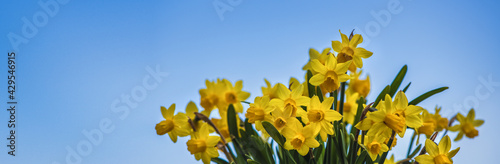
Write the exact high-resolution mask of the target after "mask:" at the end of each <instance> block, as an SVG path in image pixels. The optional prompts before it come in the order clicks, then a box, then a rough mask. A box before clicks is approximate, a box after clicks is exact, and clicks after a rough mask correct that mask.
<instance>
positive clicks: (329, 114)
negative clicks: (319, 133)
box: [325, 110, 342, 121]
mask: <svg viewBox="0 0 500 164" xmlns="http://www.w3.org/2000/svg"><path fill="white" fill-rule="evenodd" d="M340 119H342V115H341V114H340V113H339V112H337V111H334V110H328V111H325V120H327V121H338V120H340Z"/></svg>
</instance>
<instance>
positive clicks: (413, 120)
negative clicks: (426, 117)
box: [406, 115, 423, 128]
mask: <svg viewBox="0 0 500 164" xmlns="http://www.w3.org/2000/svg"><path fill="white" fill-rule="evenodd" d="M406 125H408V126H409V127H412V128H419V127H421V126H422V125H423V122H422V119H420V117H419V116H418V115H409V116H406Z"/></svg>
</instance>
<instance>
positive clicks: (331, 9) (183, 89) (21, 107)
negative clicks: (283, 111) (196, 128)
mask: <svg viewBox="0 0 500 164" xmlns="http://www.w3.org/2000/svg"><path fill="white" fill-rule="evenodd" d="M220 1H221V2H223V3H225V4H228V5H229V3H228V2H227V1H224V0H220ZM38 2H47V1H46V0H41V1H26V0H24V1H8V2H4V5H1V6H0V22H1V26H0V35H1V37H0V38H1V39H0V51H2V52H3V53H4V56H3V57H0V58H2V59H1V60H0V61H1V63H6V61H7V59H6V58H7V56H6V52H9V51H12V50H14V49H15V48H13V47H12V45H11V42H10V41H9V39H8V34H9V33H11V32H12V33H15V34H17V35H20V36H22V30H23V24H24V23H23V21H22V18H23V17H26V18H27V19H28V20H30V21H31V22H32V21H33V16H36V15H37V13H39V12H43V13H46V12H44V10H43V8H42V7H41V6H40V5H39V4H38ZM51 2H52V1H51ZM213 2H214V1H213V0H210V1H196V2H187V1H186V2H184V1H183V2H180V1H176V2H173V1H152V2H150V3H135V2H132V1H120V2H110V1H107V2H102V1H69V2H68V3H67V4H64V5H63V4H58V5H59V10H58V12H57V13H56V14H55V15H54V16H53V17H50V16H48V17H47V18H48V22H47V23H46V24H42V26H41V27H37V29H38V32H37V33H36V35H34V36H33V37H31V38H27V40H28V43H25V44H20V45H19V46H18V48H17V51H16V52H17V54H18V58H17V59H16V60H17V72H16V74H17V77H18V78H17V79H16V80H17V85H18V88H17V89H18V90H17V92H16V95H17V98H18V102H19V104H18V110H17V113H16V121H17V125H16V126H17V129H16V130H17V131H16V134H17V136H16V137H17V140H16V141H17V144H16V157H10V156H8V155H7V151H8V148H7V147H5V145H6V144H7V143H6V142H7V140H6V139H1V140H0V144H1V148H0V159H1V161H2V163H14V164H17V163H47V164H56V163H61V164H63V163H66V157H67V155H68V150H67V149H66V147H70V148H71V149H76V147H77V144H79V143H80V142H82V141H87V139H86V138H85V136H84V135H83V134H82V131H83V130H91V129H96V128H99V122H100V121H101V120H110V121H111V124H112V126H113V127H114V129H113V130H112V132H110V133H106V134H104V135H103V140H102V142H101V143H99V144H98V145H93V146H92V150H91V151H89V152H90V154H89V155H87V156H82V157H81V158H82V161H81V163H152V164H153V163H158V164H160V163H180V162H181V161H186V162H188V163H195V162H196V161H195V160H194V157H193V156H192V155H190V154H189V152H188V151H187V149H186V144H185V142H186V141H187V138H181V139H179V141H178V143H176V144H174V143H172V141H170V139H169V138H168V136H158V135H156V133H155V130H154V126H155V124H156V123H158V122H159V121H161V120H162V116H161V114H160V106H162V105H163V106H169V105H170V104H171V103H176V104H177V111H184V108H185V106H186V104H187V103H188V102H189V101H190V100H193V101H195V102H197V103H198V102H199V95H198V90H199V89H200V88H203V87H204V80H205V79H211V80H213V79H216V78H227V79H229V80H231V81H232V82H234V81H236V80H243V81H244V83H243V85H244V87H243V89H244V90H246V91H249V92H251V98H250V99H249V100H250V101H252V100H253V97H255V96H258V95H261V91H260V87H261V86H263V85H265V83H264V80H263V79H264V78H267V79H268V80H270V81H271V82H272V83H273V84H274V83H277V82H283V83H286V82H288V79H289V78H290V77H297V78H302V77H303V76H304V72H303V71H302V70H301V68H302V66H303V65H304V64H305V63H306V61H307V60H308V50H309V48H315V49H318V50H322V49H323V48H326V47H330V46H331V41H332V40H340V35H339V33H338V30H339V29H340V30H342V31H343V32H344V33H348V32H350V31H351V30H352V29H353V28H357V30H356V31H355V32H358V33H364V34H365V35H364V37H365V41H366V43H364V44H361V46H362V47H365V48H366V49H368V50H370V51H372V52H373V53H374V55H373V56H372V57H371V58H369V59H367V60H365V61H364V70H365V72H367V73H368V74H369V75H370V76H371V79H372V92H371V94H370V95H369V96H368V99H369V100H371V101H373V100H374V99H375V96H376V94H378V93H379V92H380V91H381V90H382V89H383V87H384V86H385V85H387V84H388V83H390V82H391V81H392V79H393V78H394V76H395V75H396V73H397V72H398V71H399V69H400V68H401V67H402V66H403V65H404V64H408V68H409V69H408V73H407V77H406V79H405V81H404V82H403V85H406V84H407V83H408V82H412V85H411V87H410V89H409V90H408V92H407V96H408V97H409V99H413V98H415V97H416V96H418V95H420V94H422V93H424V92H426V91H428V90H431V89H434V88H437V87H441V86H449V87H450V89H449V90H447V91H446V92H444V93H442V94H439V95H437V96H434V97H433V98H431V99H428V100H426V101H424V102H423V103H421V104H420V105H421V106H423V107H424V108H427V109H433V108H434V107H435V105H440V106H442V107H443V111H442V114H443V115H445V116H448V117H451V116H452V114H454V113H456V112H461V113H464V114H466V112H467V111H468V109H469V108H470V105H471V104H473V105H475V106H476V117H478V118H481V119H484V120H486V123H485V124H484V125H483V126H481V127H480V128H479V129H478V130H479V136H478V137H477V138H475V139H468V138H465V139H462V140H461V141H459V142H458V143H456V142H455V143H453V146H452V147H453V148H455V147H458V146H459V147H461V150H460V152H459V153H458V154H457V156H456V157H455V158H454V160H455V162H456V163H472V162H476V163H477V162H479V163H488V162H492V161H493V160H496V159H497V158H496V157H495V156H496V155H497V154H496V153H495V150H497V149H496V148H497V147H498V146H500V143H499V140H498V139H497V136H498V135H499V133H498V128H497V126H498V125H499V124H500V121H499V120H500V119H498V118H497V116H498V115H499V114H500V112H499V110H498V105H496V104H495V103H496V102H497V101H498V99H500V86H493V87H492V88H490V89H491V90H488V89H486V87H485V85H484V84H483V83H481V81H480V80H479V79H481V78H483V79H487V78H488V76H491V77H492V80H493V81H494V82H497V83H500V69H498V63H499V62H500V57H499V54H498V50H497V48H496V47H497V46H498V45H499V44H500V39H499V38H500V32H498V31H497V30H498V29H500V23H499V22H498V15H500V11H499V10H498V8H497V6H498V5H499V4H498V2H496V1H481V2H475V1H474V2H473V1H452V0H442V1H411V0H400V1H397V2H399V8H400V10H401V11H400V12H399V13H391V19H390V20H389V21H387V22H386V23H384V22H380V21H377V18H376V17H375V16H374V15H373V14H371V12H375V13H381V12H387V11H388V9H389V8H388V4H392V3H393V2H391V1H388V0H384V1H361V0H351V1H340V0H328V1H325V0H324V1H299V0H289V1H286V2H281V1H271V2H269V1H248V0H242V2H241V3H240V4H237V5H234V6H232V11H227V12H225V13H224V14H223V18H224V19H223V20H221V19H220V17H219V16H218V14H217V12H216V9H215V8H214V6H213ZM384 19H385V17H384ZM377 25H378V26H379V27H380V28H378V30H377V29H376V28H374V27H371V28H368V29H367V28H366V27H367V26H377ZM370 31H371V32H370ZM377 31H378V32H377ZM370 34H371V35H370ZM368 40H369V42H368ZM148 66H149V67H152V68H153V69H155V67H156V66H159V67H160V69H161V70H162V71H163V72H168V73H169V74H168V76H166V77H164V78H163V80H162V82H160V83H159V85H158V86H157V87H156V88H155V89H153V90H148V91H147V92H146V95H145V99H144V100H143V101H140V102H138V103H137V107H136V108H133V109H130V110H129V114H128V115H127V116H126V117H124V118H123V119H120V116H121V115H122V113H121V112H118V113H117V112H113V111H112V110H111V106H112V103H113V102H114V101H117V100H118V101H119V100H120V99H121V96H122V95H127V94H128V95H130V93H131V92H132V91H133V89H134V88H136V87H137V86H141V85H142V81H143V78H144V77H145V76H147V75H148V71H147V70H146V67H148ZM6 67H7V66H6V64H3V65H2V66H0V77H4V78H3V80H2V79H0V82H1V81H4V82H3V83H4V84H2V85H1V86H4V87H0V93H1V94H0V99H1V100H2V102H3V103H1V104H0V107H1V109H5V108H7V105H6V104H5V101H6V100H7V98H6V96H7V87H6V84H5V83H7V79H6V76H7V68H6ZM151 82H155V81H154V80H152V81H151ZM478 88H480V89H479V90H480V93H481V94H487V96H485V97H481V98H478V97H477V96H476V90H478ZM471 100H477V102H476V103H471V102H472V101H471ZM458 104H461V105H462V106H465V107H462V108H461V107H457V105H458ZM118 106H126V105H124V104H123V103H121V104H118ZM8 117H9V114H8V112H7V111H5V110H2V112H0V123H1V124H0V138H6V137H8V129H7V121H8ZM450 135H451V137H452V138H454V136H455V133H450ZM398 141H399V142H398V145H399V146H398V147H399V148H396V151H394V152H397V153H396V158H397V159H402V158H403V155H404V154H405V153H406V149H407V147H406V145H407V144H408V140H405V139H401V140H398Z"/></svg>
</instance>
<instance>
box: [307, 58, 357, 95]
mask: <svg viewBox="0 0 500 164" xmlns="http://www.w3.org/2000/svg"><path fill="white" fill-rule="evenodd" d="M350 63H351V62H350V61H348V62H346V63H338V64H337V60H336V59H335V56H333V55H332V54H331V55H328V57H327V60H326V61H325V64H321V62H320V61H319V60H318V59H314V60H312V61H311V67H312V68H313V69H314V71H316V72H317V73H316V74H315V75H314V76H312V77H311V79H310V80H309V83H311V84H312V85H314V86H320V88H321V91H322V92H323V93H328V92H333V91H335V90H337V89H338V88H339V87H340V82H345V81H347V80H349V79H350V78H351V77H350V76H349V75H347V74H346V72H347V69H348V67H349V64H350Z"/></svg>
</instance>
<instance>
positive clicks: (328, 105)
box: [321, 97, 334, 110]
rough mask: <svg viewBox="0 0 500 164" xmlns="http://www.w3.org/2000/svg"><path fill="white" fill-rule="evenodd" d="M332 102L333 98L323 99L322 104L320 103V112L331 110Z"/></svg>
mask: <svg viewBox="0 0 500 164" xmlns="http://www.w3.org/2000/svg"><path fill="white" fill-rule="evenodd" d="M333 101H334V98H333V97H328V98H326V99H324V100H323V102H322V103H321V110H329V109H331V107H332V104H333Z"/></svg>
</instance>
